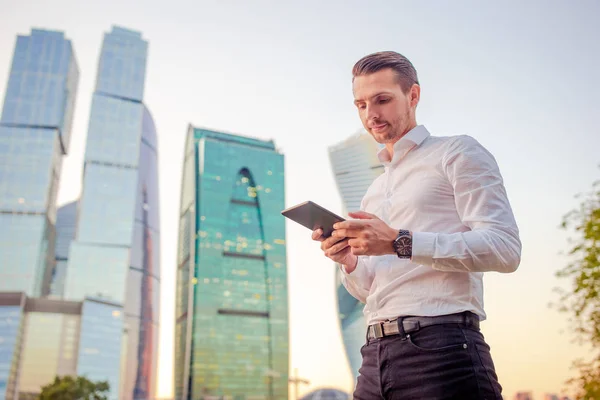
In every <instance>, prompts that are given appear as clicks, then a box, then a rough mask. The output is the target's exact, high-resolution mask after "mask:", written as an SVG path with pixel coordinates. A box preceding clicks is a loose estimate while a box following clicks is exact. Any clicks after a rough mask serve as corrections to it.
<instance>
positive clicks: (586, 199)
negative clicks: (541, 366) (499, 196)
mask: <svg viewBox="0 0 600 400" xmlns="http://www.w3.org/2000/svg"><path fill="white" fill-rule="evenodd" d="M562 227H563V228H564V229H567V230H572V231H573V232H574V234H575V237H574V238H573V239H572V240H571V245H572V247H571V249H570V251H569V255H570V257H571V259H572V262H571V263H570V264H568V265H567V266H566V267H564V268H563V269H561V270H560V271H558V272H557V276H558V277H559V278H568V279H570V281H571V288H570V289H569V290H564V291H562V292H561V305H560V307H559V309H560V310H561V311H563V312H567V313H569V314H570V315H571V323H572V326H573V328H574V330H575V334H576V337H577V339H578V340H579V341H580V342H581V343H587V344H590V345H591V346H592V349H593V351H594V353H592V357H591V360H592V361H589V362H583V361H581V360H577V361H576V362H575V364H574V366H575V367H576V368H577V370H578V371H579V376H578V377H576V378H573V379H570V380H569V381H568V383H569V384H570V385H571V386H572V387H573V388H574V390H575V391H576V399H578V400H588V399H600V181H597V182H595V183H594V185H593V187H592V190H591V191H590V192H589V193H587V194H585V195H584V196H583V199H582V201H581V204H580V206H579V208H578V209H575V210H573V211H571V212H570V213H568V214H567V215H565V217H564V218H563V222H562Z"/></svg>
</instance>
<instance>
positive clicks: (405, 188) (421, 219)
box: [341, 125, 521, 324]
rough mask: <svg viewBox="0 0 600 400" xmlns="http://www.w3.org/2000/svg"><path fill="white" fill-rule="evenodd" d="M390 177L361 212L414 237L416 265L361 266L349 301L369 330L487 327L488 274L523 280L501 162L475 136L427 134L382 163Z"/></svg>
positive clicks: (372, 190) (402, 144) (362, 261)
mask: <svg viewBox="0 0 600 400" xmlns="http://www.w3.org/2000/svg"><path fill="white" fill-rule="evenodd" d="M378 157H379V160H380V161H381V162H382V163H383V165H384V167H385V172H384V173H383V174H381V175H380V176H379V177H378V178H377V179H376V180H375V181H374V182H373V183H372V184H371V186H370V187H369V189H368V190H367V193H366V194H365V196H364V198H363V200H362V204H361V210H363V211H366V212H368V213H371V214H374V215H376V216H377V217H379V218H381V219H382V220H383V221H385V222H386V223H387V224H388V225H389V226H390V227H392V228H394V229H406V230H409V231H411V232H412V234H413V249H412V252H413V256H412V259H410V260H408V259H400V258H398V257H397V256H396V255H385V256H360V257H358V264H357V266H356V269H355V270H354V271H352V273H350V274H348V273H347V272H346V271H345V268H344V267H343V266H342V268H341V269H342V272H343V278H342V281H343V283H344V286H345V287H346V289H348V291H349V292H350V293H351V294H352V295H353V296H354V297H356V298H357V299H358V300H360V301H361V302H363V303H365V304H366V305H365V308H364V313H365V317H366V321H367V323H368V324H372V323H374V322H378V321H385V320H388V319H394V318H396V317H400V316H409V315H417V316H436V315H444V314H452V313H457V312H462V311H472V312H474V313H476V314H477V315H479V317H480V319H481V320H484V319H485V318H486V315H485V312H484V309H483V272H486V271H498V272H513V271H515V270H516V269H517V267H518V265H519V263H520V258H521V241H520V239H519V230H518V228H517V224H516V222H515V218H514V216H513V213H512V210H511V207H510V203H509V201H508V198H507V195H506V191H505V189H504V184H503V180H502V176H501V175H500V171H499V169H498V165H497V163H496V160H495V159H494V157H493V156H492V155H491V154H490V153H489V152H488V151H487V150H486V149H485V148H484V147H483V146H482V145H481V144H479V143H478V142H477V141H476V140H475V139H473V138H472V137H470V136H466V135H463V136H452V137H435V136H430V134H429V132H428V131H427V129H425V127H424V126H421V125H420V126H417V127H415V128H414V129H412V130H411V131H410V132H408V133H407V134H406V135H405V136H404V137H403V138H402V139H400V140H399V141H398V142H396V143H395V144H394V154H393V158H392V159H390V154H389V152H388V150H387V149H385V148H383V149H382V150H380V151H379V153H378Z"/></svg>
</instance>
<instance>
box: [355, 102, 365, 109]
mask: <svg viewBox="0 0 600 400" xmlns="http://www.w3.org/2000/svg"><path fill="white" fill-rule="evenodd" d="M356 108H358V109H359V110H364V109H365V108H367V105H366V104H364V103H360V104H357V105H356Z"/></svg>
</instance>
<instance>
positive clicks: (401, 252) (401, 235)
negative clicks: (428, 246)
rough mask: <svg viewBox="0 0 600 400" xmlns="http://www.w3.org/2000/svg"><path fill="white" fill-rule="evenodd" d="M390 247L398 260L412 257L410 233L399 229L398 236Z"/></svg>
mask: <svg viewBox="0 0 600 400" xmlns="http://www.w3.org/2000/svg"><path fill="white" fill-rule="evenodd" d="M392 245H393V246H394V251H395V252H396V254H397V255H398V257H399V258H411V257H412V235H411V233H410V231H407V230H405V229H400V230H399V231H398V236H397V237H396V239H394V242H393V243H392Z"/></svg>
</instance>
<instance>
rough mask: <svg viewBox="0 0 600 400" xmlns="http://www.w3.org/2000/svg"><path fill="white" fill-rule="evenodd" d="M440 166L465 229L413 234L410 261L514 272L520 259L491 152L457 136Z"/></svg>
mask: <svg viewBox="0 0 600 400" xmlns="http://www.w3.org/2000/svg"><path fill="white" fill-rule="evenodd" d="M442 167H443V169H444V173H445V174H446V176H447V178H448V180H449V182H450V184H451V185H452V187H453V190H454V200H455V204H456V210H457V212H458V215H459V217H460V219H461V221H462V223H463V224H464V225H465V226H466V227H467V228H469V230H468V231H466V232H457V233H433V232H414V233H413V257H412V260H413V262H415V263H417V264H423V265H428V266H431V267H432V268H434V269H436V270H439V271H457V272H486V271H497V272H505V273H508V272H514V271H515V270H516V269H517V268H518V266H519V263H520V261H521V241H520V239H519V230H518V227H517V224H516V221H515V218H514V215H513V212H512V209H511V206H510V203H509V201H508V197H507V194H506V190H505V188H504V183H503V179H502V176H501V174H500V171H499V168H498V165H497V163H496V160H495V159H494V157H493V156H492V154H491V153H490V152H488V151H487V150H486V149H485V148H484V147H483V146H482V145H481V144H479V143H478V142H477V141H476V140H475V139H473V138H471V137H469V136H459V137H458V138H457V140H455V141H454V142H453V144H452V145H450V148H449V150H448V152H447V154H446V156H445V157H444V159H443V160H442Z"/></svg>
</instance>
